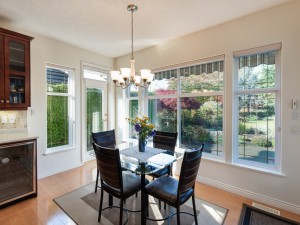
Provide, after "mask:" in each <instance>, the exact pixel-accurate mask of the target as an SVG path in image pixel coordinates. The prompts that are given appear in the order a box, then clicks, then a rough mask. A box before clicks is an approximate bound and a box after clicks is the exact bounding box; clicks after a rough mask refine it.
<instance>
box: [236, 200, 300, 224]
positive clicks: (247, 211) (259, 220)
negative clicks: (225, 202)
mask: <svg viewBox="0 0 300 225" xmlns="http://www.w3.org/2000/svg"><path fill="white" fill-rule="evenodd" d="M239 225H300V223H297V222H295V221H292V220H289V219H286V218H283V217H281V216H277V215H275V214H272V213H269V212H266V211H263V210H261V209H258V208H255V207H252V206H249V205H245V204H244V205H243V209H242V212H241V216H240V221H239Z"/></svg>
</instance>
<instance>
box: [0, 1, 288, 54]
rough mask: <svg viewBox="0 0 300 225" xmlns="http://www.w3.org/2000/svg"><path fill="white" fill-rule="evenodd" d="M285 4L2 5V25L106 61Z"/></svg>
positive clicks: (123, 2) (98, 3)
mask: <svg viewBox="0 0 300 225" xmlns="http://www.w3.org/2000/svg"><path fill="white" fill-rule="evenodd" d="M288 1H289V0H247V1H245V0H132V1H129V0H0V22H2V23H5V24H6V23H7V24H9V25H10V26H11V27H14V28H16V29H18V28H19V29H22V30H27V31H31V32H34V33H37V34H40V35H44V36H48V37H51V38H54V39H57V40H60V41H63V42H67V43H70V44H72V45H75V46H78V47H81V48H84V49H87V50H91V51H94V52H97V53H100V54H102V55H106V56H109V57H118V56H122V55H125V54H128V53H130V51H131V15H130V12H128V11H127V5H128V4H131V3H133V4H136V5H137V6H138V8H139V9H138V11H137V12H135V13H134V51H136V50H140V49H143V48H147V47H150V46H154V45H157V44H160V43H163V42H165V41H168V40H171V39H175V38H178V37H181V36H184V35H187V34H190V33H194V32H196V31H199V30H202V29H206V28H209V27H212V26H215V25H218V24H221V23H224V22H226V21H230V20H233V19H236V18H239V17H242V16H245V15H248V14H251V13H254V12H257V11H261V10H263V9H266V8H270V7H273V6H275V5H279V4H282V3H285V2H288Z"/></svg>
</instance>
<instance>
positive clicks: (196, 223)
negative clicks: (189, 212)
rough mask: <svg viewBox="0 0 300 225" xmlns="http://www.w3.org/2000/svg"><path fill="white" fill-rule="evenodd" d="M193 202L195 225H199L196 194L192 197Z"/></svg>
mask: <svg viewBox="0 0 300 225" xmlns="http://www.w3.org/2000/svg"><path fill="white" fill-rule="evenodd" d="M192 200H193V210H194V218H195V225H198V219H197V211H196V204H195V195H194V193H193V195H192Z"/></svg>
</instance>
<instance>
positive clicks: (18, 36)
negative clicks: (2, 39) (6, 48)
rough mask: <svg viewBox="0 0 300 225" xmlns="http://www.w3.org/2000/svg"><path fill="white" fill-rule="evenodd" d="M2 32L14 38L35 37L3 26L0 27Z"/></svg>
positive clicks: (28, 38)
mask: <svg viewBox="0 0 300 225" xmlns="http://www.w3.org/2000/svg"><path fill="white" fill-rule="evenodd" d="M0 34H2V35H6V36H10V37H13V38H19V39H23V40H24V41H32V40H33V39H34V37H30V36H27V35H25V34H20V33H17V32H15V31H11V30H7V29H4V28H1V27H0Z"/></svg>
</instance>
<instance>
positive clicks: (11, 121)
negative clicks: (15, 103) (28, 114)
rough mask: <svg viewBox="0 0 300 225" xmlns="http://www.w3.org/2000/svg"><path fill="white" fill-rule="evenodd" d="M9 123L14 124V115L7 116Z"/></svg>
mask: <svg viewBox="0 0 300 225" xmlns="http://www.w3.org/2000/svg"><path fill="white" fill-rule="evenodd" d="M8 121H9V123H15V122H16V115H9V116H8Z"/></svg>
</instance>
